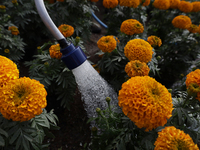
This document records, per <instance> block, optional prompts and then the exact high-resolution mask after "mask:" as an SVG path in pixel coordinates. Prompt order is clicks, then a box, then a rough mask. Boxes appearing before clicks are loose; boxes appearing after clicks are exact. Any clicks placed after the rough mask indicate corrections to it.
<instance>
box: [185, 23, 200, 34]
mask: <svg viewBox="0 0 200 150" xmlns="http://www.w3.org/2000/svg"><path fill="white" fill-rule="evenodd" d="M187 29H188V30H189V31H190V32H191V33H197V32H198V31H199V26H197V25H195V24H191V25H190V26H189V27H188V28H187Z"/></svg>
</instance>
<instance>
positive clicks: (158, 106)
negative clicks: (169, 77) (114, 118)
mask: <svg viewBox="0 0 200 150" xmlns="http://www.w3.org/2000/svg"><path fill="white" fill-rule="evenodd" d="M118 100H119V102H118V104H119V106H120V107H122V111H123V113H124V114H125V115H127V116H128V117H129V118H130V119H131V120H132V121H133V122H134V123H135V125H136V126H137V127H138V128H146V130H145V131H149V130H152V129H154V128H157V127H159V126H164V125H165V124H166V123H167V119H169V118H170V117H171V116H172V110H173V104H172V97H171V93H169V91H168V90H167V88H166V87H165V86H163V85H162V84H160V83H159V82H157V81H156V80H155V79H153V78H151V77H149V76H136V77H132V78H131V79H129V80H128V81H126V82H125V83H123V84H122V88H121V90H120V91H119V96H118Z"/></svg>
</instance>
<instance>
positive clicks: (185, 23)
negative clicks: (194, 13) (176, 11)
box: [172, 15, 192, 29]
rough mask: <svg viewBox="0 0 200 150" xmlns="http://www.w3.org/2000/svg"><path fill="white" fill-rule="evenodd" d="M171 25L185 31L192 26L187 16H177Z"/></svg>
mask: <svg viewBox="0 0 200 150" xmlns="http://www.w3.org/2000/svg"><path fill="white" fill-rule="evenodd" d="M172 24H173V26H174V27H176V28H180V29H187V28H188V27H189V26H190V25H191V24H192V21H191V19H190V18H189V17H188V16H185V15H179V16H176V17H175V18H174V19H173V20H172Z"/></svg>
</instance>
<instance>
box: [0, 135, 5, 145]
mask: <svg viewBox="0 0 200 150" xmlns="http://www.w3.org/2000/svg"><path fill="white" fill-rule="evenodd" d="M0 146H5V140H4V139H3V137H2V136H0Z"/></svg>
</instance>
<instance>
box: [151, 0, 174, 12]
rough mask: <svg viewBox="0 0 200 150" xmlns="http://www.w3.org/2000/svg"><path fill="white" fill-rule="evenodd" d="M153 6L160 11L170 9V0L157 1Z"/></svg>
mask: <svg viewBox="0 0 200 150" xmlns="http://www.w3.org/2000/svg"><path fill="white" fill-rule="evenodd" d="M153 6H154V7H155V8H158V9H163V10H166V9H168V8H169V7H170V0H155V1H154V2H153Z"/></svg>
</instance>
